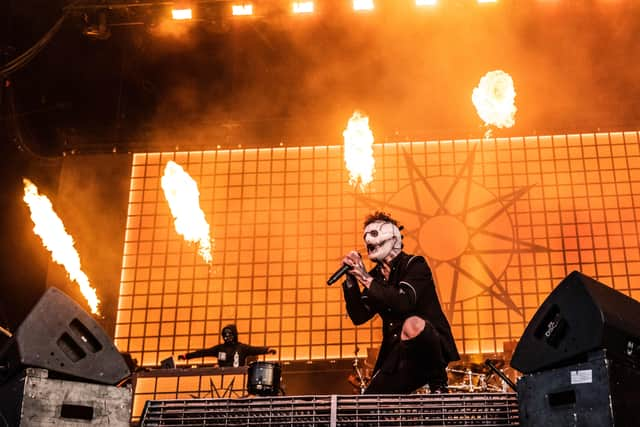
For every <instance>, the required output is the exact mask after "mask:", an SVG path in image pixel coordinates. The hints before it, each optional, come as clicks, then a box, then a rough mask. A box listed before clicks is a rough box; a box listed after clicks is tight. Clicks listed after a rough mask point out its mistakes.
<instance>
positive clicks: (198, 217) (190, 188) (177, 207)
mask: <svg viewBox="0 0 640 427" xmlns="http://www.w3.org/2000/svg"><path fill="white" fill-rule="evenodd" d="M161 185H162V189H163V190H164V195H165V197H166V198H167V202H168V203H169V209H171V214H172V215H173V218H174V220H175V227H176V232H177V233H178V234H180V235H182V236H183V237H184V239H185V240H186V241H188V242H193V243H197V244H198V253H199V254H200V256H201V257H202V259H204V261H205V262H206V263H207V264H211V261H213V257H212V256H211V246H212V241H211V237H210V236H209V224H208V223H207V220H206V219H205V217H204V212H202V209H200V192H199V191H198V184H196V182H195V181H194V180H193V178H191V176H190V175H189V174H188V173H187V172H185V170H184V169H182V167H181V166H180V165H179V164H177V163H176V162H174V161H171V160H169V162H167V165H166V166H165V168H164V175H163V176H162V181H161Z"/></svg>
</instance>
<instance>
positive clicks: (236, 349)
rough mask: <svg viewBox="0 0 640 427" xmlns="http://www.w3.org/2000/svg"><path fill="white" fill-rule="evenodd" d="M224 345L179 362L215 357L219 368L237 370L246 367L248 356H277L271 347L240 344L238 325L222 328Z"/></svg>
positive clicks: (204, 350) (181, 357) (185, 355)
mask: <svg viewBox="0 0 640 427" xmlns="http://www.w3.org/2000/svg"><path fill="white" fill-rule="evenodd" d="M222 339H223V340H224V342H223V343H222V344H218V345H215V346H213V347H211V348H205V349H202V350H197V351H193V352H191V353H186V354H181V355H179V356H178V360H189V359H194V358H196V357H207V356H213V357H216V358H217V359H218V366H221V367H230V366H233V367H235V368H237V367H238V366H244V365H245V364H246V361H247V356H258V355H261V354H276V350H275V349H273V348H270V347H253V346H251V345H248V344H243V343H241V342H238V328H237V327H236V325H233V324H232V325H227V326H225V327H224V328H222Z"/></svg>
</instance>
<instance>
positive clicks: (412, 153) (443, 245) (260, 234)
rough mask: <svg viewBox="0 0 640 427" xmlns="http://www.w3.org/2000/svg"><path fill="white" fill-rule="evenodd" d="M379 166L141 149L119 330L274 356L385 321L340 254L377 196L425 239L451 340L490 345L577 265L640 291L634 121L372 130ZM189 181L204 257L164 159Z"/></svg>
mask: <svg viewBox="0 0 640 427" xmlns="http://www.w3.org/2000/svg"><path fill="white" fill-rule="evenodd" d="M373 147H374V159H375V173H374V180H373V182H372V183H371V184H369V185H368V187H367V188H366V189H364V190H360V189H354V187H353V186H351V185H350V184H349V174H348V171H347V170H346V169H345V162H344V158H343V148H342V147H341V146H340V145H335V146H312V147H281V148H264V149H234V150H213V151H193V152H168V153H146V154H135V155H134V158H133V166H132V173H131V187H130V196H129V207H128V209H129V210H128V220H127V229H126V237H125V246H124V256H123V264H122V274H121V283H120V297H119V305H118V313H117V324H116V344H117V346H118V347H119V348H120V349H121V350H122V351H128V352H130V353H132V355H133V357H135V358H137V359H138V361H139V362H141V363H142V364H143V365H147V366H151V365H158V364H159V363H160V361H161V360H163V359H164V358H166V357H168V356H170V355H172V354H173V355H176V354H181V353H185V352H187V351H191V350H196V349H200V348H204V347H209V346H213V345H215V344H217V343H219V342H220V341H221V338H220V330H221V328H222V327H223V326H224V325H225V324H228V323H235V324H236V325H237V326H238V329H239V331H240V337H239V338H240V341H242V342H245V343H250V344H252V345H256V346H258V345H259V346H270V347H274V348H276V349H277V350H278V353H277V354H276V355H274V356H267V359H278V360H314V359H334V358H350V357H353V356H354V353H355V351H356V349H357V348H359V349H365V348H375V347H377V346H378V345H379V343H380V341H381V322H380V320H379V319H375V320H374V321H372V322H369V323H367V324H364V325H361V326H358V327H355V326H354V325H353V324H352V323H351V321H350V319H349V318H348V317H347V315H346V311H345V307H344V304H343V299H342V291H341V287H340V284H339V283H337V284H335V285H334V286H331V287H329V286H327V284H326V280H327V278H328V277H329V276H330V275H331V274H332V273H333V272H334V271H335V270H336V269H337V268H338V267H339V266H340V263H341V260H342V257H343V255H344V254H345V253H346V252H347V251H349V250H351V249H357V250H359V251H361V252H364V245H363V242H362V223H363V220H364V219H365V217H366V216H367V215H368V214H369V213H372V212H373V211H375V210H382V211H385V212H388V213H390V214H391V215H392V216H394V217H395V218H397V219H398V220H399V222H400V223H401V224H402V225H404V230H403V233H404V240H403V241H404V245H405V251H407V252H409V253H417V254H421V255H424V256H425V257H426V259H427V260H428V262H429V264H430V266H431V269H432V270H433V272H434V277H435V281H436V285H437V290H438V295H439V298H440V301H441V303H442V306H443V308H444V310H445V312H446V314H447V316H448V318H449V321H450V323H451V325H452V328H453V332H454V336H455V338H456V341H457V343H458V347H459V349H460V351H461V353H479V352H481V353H490V352H500V351H502V350H503V346H504V344H505V343H506V342H513V341H516V340H518V339H519V338H520V336H521V335H522V332H523V331H524V328H525V327H526V325H527V323H528V321H529V320H530V319H531V317H532V316H533V314H534V313H535V312H536V310H537V309H538V307H539V306H540V304H541V303H542V302H543V301H544V299H545V298H546V297H547V296H548V294H549V293H550V291H551V290H552V289H553V288H554V287H555V286H556V285H557V284H558V283H559V282H560V281H561V280H562V279H563V278H564V277H565V276H566V275H567V274H568V273H570V272H571V271H573V270H579V271H581V272H583V273H584V274H586V275H588V276H591V277H593V278H595V279H597V280H599V281H601V282H603V283H605V284H607V285H609V286H611V287H613V288H615V289H617V290H619V291H621V292H623V293H624V294H627V295H630V296H631V297H634V298H635V299H640V279H639V276H640V249H639V246H640V244H639V235H640V230H639V229H640V145H639V140H638V133H637V132H621V133H598V134H574V135H554V136H533V137H518V138H497V139H495V138H491V139H470V140H449V141H446V140H440V141H422V142H397V143H375V144H374V146H373ZM170 160H172V161H174V162H176V163H177V164H178V165H180V166H181V167H182V168H184V170H185V171H186V172H188V174H189V175H190V176H191V177H192V178H193V180H195V182H196V183H197V188H198V190H199V201H200V207H201V209H202V211H203V212H204V217H205V219H206V221H207V223H208V224H209V226H210V235H211V238H212V240H213V245H212V249H211V254H212V261H211V262H210V263H207V262H205V260H204V259H203V257H201V256H200V255H199V254H198V245H197V244H193V243H189V242H186V241H185V240H184V238H183V237H182V236H181V235H179V234H178V233H177V232H176V228H175V226H174V220H173V217H172V215H171V211H170V208H169V206H168V203H167V199H166V197H165V193H164V191H163V189H162V186H161V178H162V175H163V173H164V169H165V167H166V165H167V162H168V161H170Z"/></svg>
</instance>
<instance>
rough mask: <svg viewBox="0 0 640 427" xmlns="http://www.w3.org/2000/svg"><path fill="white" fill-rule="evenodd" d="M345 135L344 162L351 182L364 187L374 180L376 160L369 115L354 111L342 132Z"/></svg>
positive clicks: (361, 187)
mask: <svg viewBox="0 0 640 427" xmlns="http://www.w3.org/2000/svg"><path fill="white" fill-rule="evenodd" d="M342 136H343V137H344V162H345V165H346V166H347V170H348V171H349V184H351V185H353V186H357V187H359V188H360V189H362V190H364V188H365V187H366V186H367V185H368V184H369V183H370V182H371V181H373V172H374V170H375V169H374V166H375V160H374V159H373V132H371V129H370V128H369V117H367V116H364V115H362V114H361V113H360V112H359V111H356V112H354V113H353V115H352V116H351V118H350V119H349V123H348V124H347V128H346V129H345V130H344V132H342Z"/></svg>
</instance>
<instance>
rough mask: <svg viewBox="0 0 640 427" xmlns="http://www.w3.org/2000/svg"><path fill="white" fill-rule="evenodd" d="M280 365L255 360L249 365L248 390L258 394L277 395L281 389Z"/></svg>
mask: <svg viewBox="0 0 640 427" xmlns="http://www.w3.org/2000/svg"><path fill="white" fill-rule="evenodd" d="M280 372H281V370H280V365H279V364H277V363H271V362H253V363H251V364H250V365H249V373H248V377H247V390H248V391H249V393H251V394H255V395H258V396H275V395H277V394H278V392H279V391H280Z"/></svg>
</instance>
